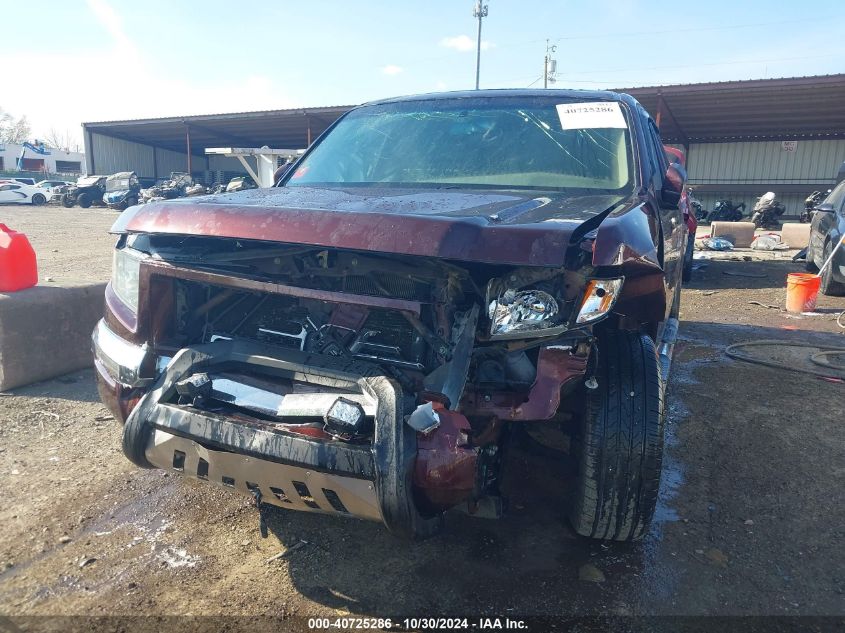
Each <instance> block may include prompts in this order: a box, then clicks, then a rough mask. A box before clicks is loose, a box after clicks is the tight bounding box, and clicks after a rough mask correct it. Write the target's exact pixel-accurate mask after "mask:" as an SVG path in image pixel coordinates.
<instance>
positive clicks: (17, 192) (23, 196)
mask: <svg viewBox="0 0 845 633" xmlns="http://www.w3.org/2000/svg"><path fill="white" fill-rule="evenodd" d="M46 202H47V195H46V193H45V192H44V190H43V189H42V188H41V187H36V186H35V185H25V184H23V183H22V182H13V181H8V180H6V181H0V204H10V203H19V204H34V205H41V204H45V203H46Z"/></svg>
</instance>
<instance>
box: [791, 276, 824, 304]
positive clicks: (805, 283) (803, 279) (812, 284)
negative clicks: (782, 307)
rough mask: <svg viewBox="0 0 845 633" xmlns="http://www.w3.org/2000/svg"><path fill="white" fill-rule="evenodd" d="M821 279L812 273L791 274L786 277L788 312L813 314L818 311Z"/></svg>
mask: <svg viewBox="0 0 845 633" xmlns="http://www.w3.org/2000/svg"><path fill="white" fill-rule="evenodd" d="M821 284H822V280H821V277H819V276H818V275H814V274H812V273H789V274H788V275H787V276H786V309H787V311H788V312H794V313H798V312H812V311H813V310H815V309H816V299H817V298H818V296H819V287H820V286H821Z"/></svg>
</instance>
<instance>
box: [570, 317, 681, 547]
mask: <svg viewBox="0 0 845 633" xmlns="http://www.w3.org/2000/svg"><path fill="white" fill-rule="evenodd" d="M594 378H595V381H596V383H597V384H595V385H592V386H594V388H592V389H590V388H588V387H587V385H586V384H585V389H584V391H585V397H584V407H583V416H581V418H582V419H581V424H580V430H579V433H578V445H579V446H580V451H579V452H580V454H579V455H578V456H577V459H578V460H579V466H578V477H577V481H576V488H575V496H574V499H573V503H572V505H571V507H570V513H569V518H570V521H571V522H572V526H573V527H574V528H575V531H576V532H577V533H578V534H581V535H582V536H587V537H590V538H595V539H601V540H613V541H634V540H637V539H639V538H641V537H642V536H643V535H644V534H645V533H646V531H647V530H648V526H649V523H650V522H651V518H652V516H653V514H654V508H655V505H656V504H657V491H658V487H659V485H660V468H661V463H662V459H663V419H664V414H663V390H662V386H661V381H660V370H659V368H658V361H657V353H656V350H655V346H654V342H653V341H652V340H651V339H650V338H649V337H648V336H645V335H642V334H638V333H633V332H610V333H607V334H604V335H603V336H600V337H599V347H598V358H597V362H596V370H595V374H594ZM587 382H588V383H589V382H590V381H589V380H588V381H587Z"/></svg>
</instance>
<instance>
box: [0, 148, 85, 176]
mask: <svg viewBox="0 0 845 633" xmlns="http://www.w3.org/2000/svg"><path fill="white" fill-rule="evenodd" d="M39 149H40V148H39ZM43 151H44V152H47V153H45V154H41V153H39V152H36V151H33V150H32V149H30V148H27V147H24V146H23V145H14V144H11V143H5V144H4V143H0V171H6V172H10V171H17V170H18V158H19V157H20V156H21V152H23V160H22V165H21V171H24V172H37V173H50V174H78V175H82V174H84V173H86V171H85V154H84V153H82V152H66V151H65V150H63V149H56V148H53V147H45V148H44V150H43Z"/></svg>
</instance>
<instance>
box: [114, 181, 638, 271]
mask: <svg viewBox="0 0 845 633" xmlns="http://www.w3.org/2000/svg"><path fill="white" fill-rule="evenodd" d="M532 194H533V192H532V193H525V194H523V193H520V192H499V191H496V192H489V191H475V190H473V191H467V190H461V191H455V190H448V189H436V190H434V189H432V190H429V189H413V190H409V189H374V188H371V187H368V188H365V189H356V188H352V189H339V188H331V189H321V188H313V187H277V188H270V189H252V190H249V191H243V192H238V193H229V194H218V195H213V196H201V197H195V198H182V199H178V200H162V201H158V202H154V203H150V204H146V205H143V206H138V207H133V208H131V209H129V210H128V211H125V212H124V213H123V215H122V216H121V217H120V218H119V219H118V220H117V222H115V224H114V226H113V227H112V232H113V233H123V232H132V233H166V234H176V235H202V236H209V237H229V238H238V239H251V240H263V241H272V242H284V243H293V244H309V245H315V246H325V247H335V248H346V249H355V250H367V251H374V252H384V253H396V254H405V255H419V256H425V257H439V258H444V259H454V260H463V261H477V262H485V263H492V264H512V265H529V266H560V265H562V264H563V262H564V260H565V252H566V248H567V246H568V244H569V242H570V237H571V236H572V233H573V231H575V229H577V228H578V226H579V225H581V224H582V223H583V222H584V221H586V220H589V219H590V218H593V217H595V216H597V215H599V214H601V213H603V212H604V211H606V210H608V209H610V208H612V207H614V206H616V205H618V204H619V203H620V202H622V201H623V197H622V196H618V195H588V196H585V195H577V196H576V195H572V194H568V195H567V194H559V193H555V194H543V195H537V194H533V195H532Z"/></svg>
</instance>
